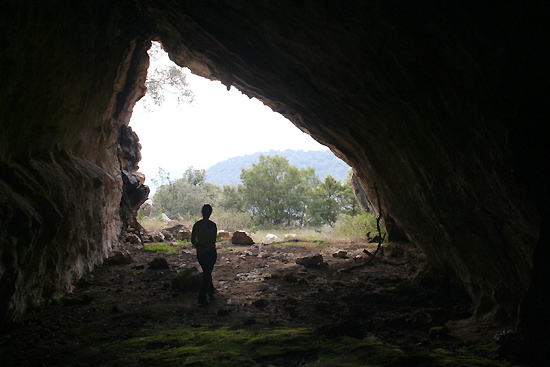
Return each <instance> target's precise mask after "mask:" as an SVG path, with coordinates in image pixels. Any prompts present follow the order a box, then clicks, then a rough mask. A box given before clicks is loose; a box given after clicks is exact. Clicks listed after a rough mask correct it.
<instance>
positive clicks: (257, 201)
mask: <svg viewBox="0 0 550 367" xmlns="http://www.w3.org/2000/svg"><path fill="white" fill-rule="evenodd" d="M241 180H242V182H243V189H242V191H243V196H244V200H245V203H246V206H247V208H248V210H249V211H250V213H251V215H252V217H253V219H254V221H255V222H256V223H258V224H259V225H268V224H271V225H275V226H281V225H288V226H291V225H296V224H298V225H301V224H303V222H304V218H305V215H306V209H307V204H308V200H309V197H308V195H309V194H310V193H311V191H312V190H313V188H314V187H315V186H316V185H317V183H318V179H317V177H316V176H315V170H314V169H313V168H310V167H308V168H305V169H298V168H297V167H295V166H291V165H290V164H289V163H288V160H287V159H286V158H283V157H280V156H277V155H276V156H264V155H261V156H260V158H259V163H257V164H252V167H251V168H249V169H242V172H241Z"/></svg>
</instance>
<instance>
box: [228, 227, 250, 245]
mask: <svg viewBox="0 0 550 367" xmlns="http://www.w3.org/2000/svg"><path fill="white" fill-rule="evenodd" d="M231 243H232V244H234V245H245V246H250V245H253V244H254V240H253V239H252V237H250V235H249V234H248V233H246V232H245V231H235V232H233V236H232V237H231Z"/></svg>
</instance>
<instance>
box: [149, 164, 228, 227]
mask: <svg viewBox="0 0 550 367" xmlns="http://www.w3.org/2000/svg"><path fill="white" fill-rule="evenodd" d="M160 175H162V176H160ZM159 176H160V178H159V179H158V180H157V182H160V183H162V185H161V186H160V187H159V188H158V189H157V192H156V193H155V195H154V196H153V202H154V203H155V205H156V206H157V207H159V209H160V210H162V211H163V212H164V213H166V214H167V215H168V216H174V215H176V214H180V215H188V216H191V217H196V216H198V214H199V211H200V208H201V207H202V205H203V204H205V203H211V204H214V201H215V198H216V197H217V195H218V193H219V191H220V188H219V186H218V185H215V184H211V183H207V182H206V174H205V171H204V170H195V169H193V167H189V168H188V169H187V170H186V171H185V173H184V174H183V177H182V178H180V179H178V180H175V181H171V180H170V176H169V174H167V173H166V172H165V171H164V170H163V169H162V168H159Z"/></svg>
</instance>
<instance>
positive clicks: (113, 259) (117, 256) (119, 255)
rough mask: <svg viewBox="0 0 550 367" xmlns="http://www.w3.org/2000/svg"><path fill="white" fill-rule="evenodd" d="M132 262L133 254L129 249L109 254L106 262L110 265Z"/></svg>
mask: <svg viewBox="0 0 550 367" xmlns="http://www.w3.org/2000/svg"><path fill="white" fill-rule="evenodd" d="M131 262H132V256H130V253H129V252H128V251H124V252H123V251H115V252H113V254H112V255H111V256H109V257H108V258H107V259H106V260H105V263H106V264H109V265H124V264H129V263H131Z"/></svg>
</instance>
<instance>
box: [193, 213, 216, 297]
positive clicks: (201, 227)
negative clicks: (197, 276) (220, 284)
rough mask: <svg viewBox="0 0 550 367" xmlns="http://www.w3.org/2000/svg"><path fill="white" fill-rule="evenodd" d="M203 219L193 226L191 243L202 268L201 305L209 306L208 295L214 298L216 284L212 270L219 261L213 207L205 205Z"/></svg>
mask: <svg viewBox="0 0 550 367" xmlns="http://www.w3.org/2000/svg"><path fill="white" fill-rule="evenodd" d="M201 213H202V219H201V220H199V221H198V222H197V223H195V224H194V225H193V231H192V232H191V243H192V244H193V246H194V247H195V248H196V249H197V260H198V261H199V264H200V266H201V268H202V282H201V288H200V290H199V303H200V304H201V305H207V304H208V301H207V300H206V295H207V294H208V295H209V296H210V299H212V298H213V297H214V284H212V270H213V269H214V264H215V263H216V260H217V259H218V254H217V253H216V235H217V234H218V228H217V226H216V223H214V222H212V221H211V220H210V219H209V218H210V214H212V206H211V205H210V204H204V205H203V206H202V209H201Z"/></svg>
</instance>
